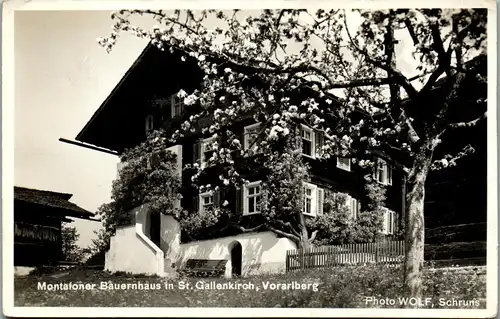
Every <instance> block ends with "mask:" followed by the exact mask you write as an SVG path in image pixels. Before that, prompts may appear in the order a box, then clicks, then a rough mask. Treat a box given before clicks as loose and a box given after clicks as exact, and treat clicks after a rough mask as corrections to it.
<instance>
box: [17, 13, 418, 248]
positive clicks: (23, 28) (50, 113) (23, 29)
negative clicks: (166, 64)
mask: <svg viewBox="0 0 500 319" xmlns="http://www.w3.org/2000/svg"><path fill="white" fill-rule="evenodd" d="M110 14H111V12H110V11H97V10H96V11H17V12H16V13H15V22H14V23H15V31H14V39H15V40H14V41H15V42H14V50H15V52H14V54H15V66H14V67H15V71H14V76H15V83H14V87H15V95H14V100H15V114H14V116H15V123H14V125H15V140H14V143H15V152H14V156H15V159H14V161H15V168H14V183H15V185H16V186H23V187H29V188H36V189H43V190H51V191H58V192H64V193H71V194H74V195H73V198H72V199H71V201H72V202H74V203H75V204H77V205H79V206H80V207H82V208H84V209H87V210H89V211H91V212H95V211H96V210H97V208H98V207H99V206H100V205H101V204H103V203H106V202H109V201H110V194H111V184H112V181H113V179H114V178H115V177H116V164H117V162H118V158H117V157H116V156H114V155H110V154H106V153H101V152H98V151H94V150H90V149H86V148H82V147H78V146H74V145H70V144H66V143H63V142H60V141H58V139H59V138H61V137H62V138H66V139H70V140H73V139H74V138H75V137H76V135H77V134H78V132H79V131H80V130H81V129H82V128H83V127H84V125H85V124H86V123H87V121H88V120H89V119H90V118H91V116H92V115H93V113H94V112H95V111H96V110H97V108H98V107H99V106H100V104H101V103H102V102H103V101H104V100H105V99H106V97H107V96H108V94H109V93H110V92H111V90H112V89H113V88H114V86H115V85H116V84H117V83H118V82H119V80H120V79H121V77H122V76H123V75H124V73H125V72H126V71H127V69H128V68H129V67H130V65H131V64H132V63H133V62H134V60H135V59H136V58H137V56H138V55H139V54H140V52H141V51H142V50H143V48H144V46H145V45H146V42H145V40H141V39H137V38H135V37H133V36H131V35H123V36H121V37H120V38H119V41H118V42H117V45H116V46H115V47H114V49H113V51H111V53H109V54H108V53H106V51H105V50H104V49H103V48H102V47H100V46H99V45H98V43H97V38H99V37H102V36H108V35H109V33H110V31H111V25H112V22H111V19H110ZM351 23H352V22H351ZM152 25H153V22H152V21H151V26H152ZM402 43H408V41H403V42H402ZM408 50H411V46H405V45H399V46H397V55H398V57H402V56H408V55H409V53H410V51H408ZM399 67H400V68H401V69H402V71H403V72H404V73H405V74H407V73H413V72H414V65H413V64H412V63H408V60H405V59H400V62H399ZM72 225H74V226H76V227H77V230H78V232H79V233H80V240H79V242H78V244H79V245H81V246H87V245H89V244H90V242H91V238H93V237H94V235H93V230H97V229H98V228H99V227H100V223H99V222H91V221H82V220H76V221H75V223H73V224H72Z"/></svg>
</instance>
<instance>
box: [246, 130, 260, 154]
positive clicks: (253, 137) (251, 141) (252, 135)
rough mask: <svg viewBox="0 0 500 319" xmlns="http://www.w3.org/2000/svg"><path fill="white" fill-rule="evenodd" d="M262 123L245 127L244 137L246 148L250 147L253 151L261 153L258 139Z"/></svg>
mask: <svg viewBox="0 0 500 319" xmlns="http://www.w3.org/2000/svg"><path fill="white" fill-rule="evenodd" d="M260 129H261V128H260V123H256V124H252V125H249V126H246V127H245V133H244V134H245V135H244V136H245V137H244V139H243V144H244V145H243V146H244V148H245V150H248V149H249V148H250V147H251V149H252V152H253V153H259V152H261V150H260V149H259V145H258V142H259V140H257V138H258V135H259V133H260Z"/></svg>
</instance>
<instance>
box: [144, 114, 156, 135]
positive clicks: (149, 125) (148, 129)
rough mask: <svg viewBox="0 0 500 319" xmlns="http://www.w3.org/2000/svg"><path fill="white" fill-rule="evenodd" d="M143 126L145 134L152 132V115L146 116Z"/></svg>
mask: <svg viewBox="0 0 500 319" xmlns="http://www.w3.org/2000/svg"><path fill="white" fill-rule="evenodd" d="M145 122H146V123H145V126H146V133H149V132H151V131H152V130H153V128H154V118H153V115H148V116H146V120H145Z"/></svg>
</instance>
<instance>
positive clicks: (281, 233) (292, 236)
mask: <svg viewBox="0 0 500 319" xmlns="http://www.w3.org/2000/svg"><path fill="white" fill-rule="evenodd" d="M267 229H268V230H270V231H272V232H273V233H275V234H276V235H278V236H282V237H285V238H288V239H290V240H291V241H293V242H295V243H299V242H300V237H298V236H295V235H292V234H289V233H285V232H284V231H281V230H279V229H276V228H274V227H273V226H271V225H267Z"/></svg>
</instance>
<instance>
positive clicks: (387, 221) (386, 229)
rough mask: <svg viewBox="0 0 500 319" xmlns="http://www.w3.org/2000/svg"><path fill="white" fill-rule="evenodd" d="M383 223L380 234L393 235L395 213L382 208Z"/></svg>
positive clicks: (394, 230)
mask: <svg viewBox="0 0 500 319" xmlns="http://www.w3.org/2000/svg"><path fill="white" fill-rule="evenodd" d="M383 211H384V223H383V226H382V233H384V234H386V235H393V234H394V233H395V232H396V212H394V211H392V210H390V209H388V208H385V207H384V208H383Z"/></svg>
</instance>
